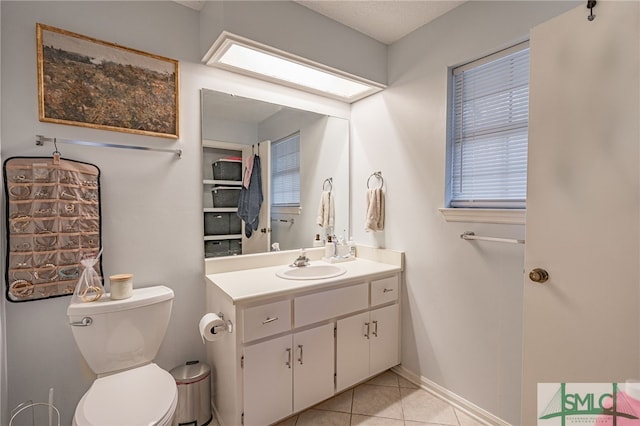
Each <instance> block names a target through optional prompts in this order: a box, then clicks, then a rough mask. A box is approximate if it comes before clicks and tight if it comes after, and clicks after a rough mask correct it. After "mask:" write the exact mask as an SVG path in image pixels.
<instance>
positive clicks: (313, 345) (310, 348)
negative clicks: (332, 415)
mask: <svg viewBox="0 0 640 426" xmlns="http://www.w3.org/2000/svg"><path fill="white" fill-rule="evenodd" d="M333 349H334V340H333V323H331V324H325V325H323V326H320V327H316V328H312V329H311V330H307V331H303V332H300V333H296V334H294V335H293V351H294V357H293V359H294V362H293V365H294V368H293V411H294V412H297V411H300V410H303V409H305V408H307V407H310V406H312V405H314V404H316V403H318V401H322V400H324V399H327V398H330V397H331V396H333V388H334V384H333V371H334V368H333V364H334V351H333Z"/></svg>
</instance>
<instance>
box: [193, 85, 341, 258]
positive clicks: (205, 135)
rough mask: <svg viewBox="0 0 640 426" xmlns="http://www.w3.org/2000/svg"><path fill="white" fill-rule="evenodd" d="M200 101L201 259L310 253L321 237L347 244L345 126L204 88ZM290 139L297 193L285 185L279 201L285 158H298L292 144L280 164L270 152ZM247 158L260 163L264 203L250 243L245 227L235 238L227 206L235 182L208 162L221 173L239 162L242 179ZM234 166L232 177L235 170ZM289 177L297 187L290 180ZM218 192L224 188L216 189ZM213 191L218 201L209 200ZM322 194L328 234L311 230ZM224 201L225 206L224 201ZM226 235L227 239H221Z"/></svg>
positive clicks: (232, 217) (335, 120)
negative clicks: (326, 196) (329, 203)
mask: <svg viewBox="0 0 640 426" xmlns="http://www.w3.org/2000/svg"><path fill="white" fill-rule="evenodd" d="M201 101H202V146H203V157H202V158H203V164H202V170H203V207H204V222H205V227H204V228H205V232H204V243H205V257H218V256H225V255H238V254H250V253H260V252H266V251H270V250H272V246H273V243H277V244H278V245H279V248H280V249H281V250H290V249H297V248H301V247H312V246H313V240H314V238H315V235H316V234H320V237H321V238H323V237H324V236H325V233H326V232H327V231H329V232H331V233H333V234H335V235H337V236H344V238H345V239H348V238H349V235H350V234H349V232H350V231H349V227H348V224H349V121H348V120H346V119H344V118H338V117H333V116H328V115H323V114H318V113H315V112H310V111H304V110H300V109H295V108H291V107H287V106H283V105H277V104H273V103H268V102H264V101H259V100H255V99H249V98H244V97H239V96H234V95H230V94H227V93H221V92H218V91H214V90H209V89H202V93H201ZM290 138H293V139H296V138H299V144H298V149H299V153H298V157H297V158H298V161H299V186H298V187H297V186H296V184H295V182H294V183H293V184H291V185H290V186H289V187H288V189H286V191H284V192H285V196H284V198H283V197H282V196H281V195H282V192H283V190H284V187H283V186H281V184H279V183H278V182H279V181H282V180H283V179H282V178H281V175H280V173H282V172H283V170H284V172H285V173H286V172H287V169H288V168H289V166H290V161H288V158H289V159H290V158H292V157H293V158H295V157H296V154H295V150H296V148H295V145H296V141H293V146H294V148H293V150H294V152H290V149H291V148H287V149H286V150H285V151H286V152H285V154H284V155H280V156H279V158H280V159H279V160H278V159H276V157H273V158H272V146H273V145H275V144H277V142H279V141H282V142H281V143H282V144H285V143H287V142H286V140H287V139H290ZM281 147H282V145H281ZM273 151H274V152H277V151H278V148H275V150H273ZM280 151H283V150H282V149H280ZM252 153H255V154H257V155H259V157H260V164H261V167H262V173H261V176H262V191H263V196H264V201H263V203H262V205H261V207H260V217H259V224H258V229H257V230H256V231H254V232H253V233H252V235H251V237H249V238H248V237H247V236H246V234H245V232H244V223H243V224H242V228H241V229H240V232H238V227H237V222H236V221H237V218H236V217H235V216H236V209H235V208H234V206H232V205H231V204H233V202H234V201H235V200H234V199H233V195H235V194H236V192H235V191H236V190H235V189H234V187H236V188H238V187H239V185H240V184H241V182H238V181H235V182H234V181H231V182H229V181H227V180H220V179H214V176H213V171H212V170H213V167H214V166H213V163H218V166H220V165H221V164H220V163H222V162H225V161H229V160H230V161H234V160H239V159H240V158H242V161H243V163H242V165H241V167H242V171H243V172H244V168H245V162H246V158H247V156H250V155H252ZM283 162H284V163H285V164H284V165H283ZM294 163H295V161H294ZM278 164H279V165H280V167H277V166H278ZM224 165H225V166H227V165H228V164H226V163H225V164H224ZM233 166H234V167H235V168H236V171H237V167H238V165H237V164H236V165H233ZM233 173H235V172H232V174H233ZM274 174H275V175H274ZM291 176H293V179H294V180H295V173H293V174H292V175H291ZM217 177H220V175H219V174H218V176H217ZM224 177H225V178H226V177H232V178H235V177H237V176H235V177H234V176H233V175H229V176H224ZM274 177H275V178H274ZM284 180H286V179H284ZM220 187H222V188H230V189H217V188H220ZM213 191H216V195H217V197H218V198H216V199H214V197H213ZM323 191H331V197H332V199H333V205H334V212H335V213H334V219H333V223H334V226H333V229H330V228H329V229H328V228H324V227H321V226H320V225H318V223H317V222H318V220H317V219H318V214H319V207H320V202H321V197H322V193H323ZM291 192H293V193H294V194H291ZM220 194H223V195H220ZM226 196H228V197H229V198H231V201H230V202H227V201H226V200H224V198H225V197H226ZM298 197H299V198H298ZM298 200H299V201H298ZM216 202H217V203H218V205H214V203H216ZM230 203H231V204H230ZM220 206H224V207H220ZM217 221H222V222H223V223H224V224H223V228H222V229H220V228H219V227H218V226H217V225H216V224H215V223H214V222H217ZM227 223H230V225H227ZM207 224H208V225H209V226H208V227H207V226H206V225H207ZM227 226H230V228H226V227H227ZM207 228H208V229H207ZM226 229H228V233H224V232H226V231H225V230H226Z"/></svg>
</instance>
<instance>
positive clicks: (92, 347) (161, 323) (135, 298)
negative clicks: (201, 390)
mask: <svg viewBox="0 0 640 426" xmlns="http://www.w3.org/2000/svg"><path fill="white" fill-rule="evenodd" d="M172 303H173V290H171V289H170V288H168V287H165V286H155V287H146V288H137V289H134V290H133V295H132V296H131V297H130V298H128V299H122V300H111V298H110V297H109V294H108V293H107V294H106V295H105V296H103V297H102V298H101V299H100V300H98V301H96V302H81V303H71V304H70V305H69V307H68V308H67V316H68V317H69V321H70V323H71V324H73V323H81V322H82V321H83V318H85V317H88V318H91V320H92V321H91V324H90V325H88V326H77V325H75V326H74V325H72V326H71V331H72V332H73V338H74V339H75V341H76V345H77V346H78V349H79V350H80V353H82V356H83V357H84V359H85V360H86V361H87V364H89V367H90V368H91V370H93V372H94V373H96V374H98V375H103V374H107V373H111V372H116V371H119V370H125V369H130V368H134V367H137V366H140V365H144V364H148V363H150V362H151V361H153V359H154V358H155V356H156V354H157V353H158V349H159V348H160V345H161V344H162V340H163V339H164V335H165V333H166V331H167V326H168V325H169V317H170V316H171V305H172Z"/></svg>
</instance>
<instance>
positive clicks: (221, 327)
mask: <svg viewBox="0 0 640 426" xmlns="http://www.w3.org/2000/svg"><path fill="white" fill-rule="evenodd" d="M217 315H218V316H219V317H220V319H221V320H223V321H225V319H224V314H223V313H222V312H218V314H217ZM225 322H226V324H224V325H223V324H220V325H216V326H214V327H212V328H211V332H212V333H213V334H218V333H221V332H225V331H226V332H227V333H229V334H231V333H233V323H232V322H231V320H226V321H225Z"/></svg>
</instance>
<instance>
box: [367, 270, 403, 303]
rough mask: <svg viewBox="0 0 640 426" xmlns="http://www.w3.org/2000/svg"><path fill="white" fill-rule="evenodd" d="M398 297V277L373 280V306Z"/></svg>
mask: <svg viewBox="0 0 640 426" xmlns="http://www.w3.org/2000/svg"><path fill="white" fill-rule="evenodd" d="M397 299H398V277H397V276H393V277H389V278H383V279H381V280H375V281H371V306H377V305H382V304H383V303H387V302H393V301H394V300H397Z"/></svg>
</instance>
